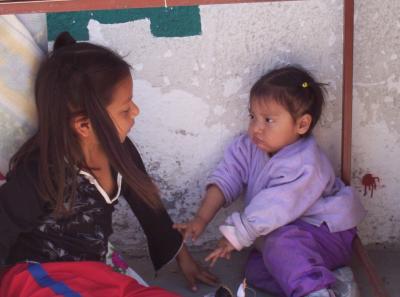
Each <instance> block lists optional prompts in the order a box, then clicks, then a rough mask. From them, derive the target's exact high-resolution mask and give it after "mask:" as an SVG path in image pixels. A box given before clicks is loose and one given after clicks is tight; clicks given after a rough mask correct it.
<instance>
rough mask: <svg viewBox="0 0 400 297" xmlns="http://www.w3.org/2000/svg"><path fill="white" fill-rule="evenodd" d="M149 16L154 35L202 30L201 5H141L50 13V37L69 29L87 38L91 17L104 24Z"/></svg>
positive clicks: (78, 38) (178, 35) (178, 34)
mask: <svg viewBox="0 0 400 297" xmlns="http://www.w3.org/2000/svg"><path fill="white" fill-rule="evenodd" d="M141 19H149V20H150V29H151V33H152V34H153V36H155V37H184V36H193V35H199V34H201V23H200V14H199V7H198V6H186V7H185V6H181V7H166V8H164V7H162V8H140V9H124V10H95V11H79V12H64V13H49V14H47V24H48V38H49V41H54V40H55V38H56V37H57V35H58V34H59V33H61V32H63V31H69V32H70V33H71V34H72V36H74V38H76V39H77V40H88V39H89V31H88V28H87V25H88V23H89V20H96V21H98V22H99V23H101V24H120V23H125V22H131V21H135V20H141Z"/></svg>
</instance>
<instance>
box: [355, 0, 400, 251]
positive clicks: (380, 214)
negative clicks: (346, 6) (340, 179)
mask: <svg viewBox="0 0 400 297" xmlns="http://www.w3.org/2000/svg"><path fill="white" fill-rule="evenodd" d="M399 16H400V2H399V1H396V0H385V1H373V0H368V1H362V0H358V1H356V19H355V20H356V21H355V26H356V29H355V57H354V89H353V90H354V92H353V94H354V103H353V110H354V112H353V115H354V119H353V122H354V124H353V125H354V127H353V185H354V186H356V187H357V189H358V190H359V193H360V194H361V195H363V194H364V186H363V185H362V183H361V180H362V177H363V176H364V175H365V174H367V173H370V174H372V175H373V176H375V177H379V179H380V182H378V181H376V184H377V185H376V186H377V187H376V190H374V192H373V196H372V197H371V191H367V195H366V196H363V201H364V205H365V206H366V208H367V209H368V211H369V215H368V217H367V218H366V220H365V221H364V222H363V224H362V225H361V226H360V233H361V235H362V239H363V241H365V242H367V243H370V244H374V243H381V244H384V245H386V246H388V247H390V246H395V247H397V248H399V247H400V198H399V190H400V183H399V180H400V179H399V173H398V170H399V168H400V148H399V144H400V129H399V127H400V115H399V111H400V17H399Z"/></svg>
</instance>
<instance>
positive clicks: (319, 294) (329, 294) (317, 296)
mask: <svg viewBox="0 0 400 297" xmlns="http://www.w3.org/2000/svg"><path fill="white" fill-rule="evenodd" d="M306 297H336V295H335V293H333V291H332V290H329V289H322V290H319V291H316V292H312V293H310V294H308V295H307V296H306Z"/></svg>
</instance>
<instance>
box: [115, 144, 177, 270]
mask: <svg viewBox="0 0 400 297" xmlns="http://www.w3.org/2000/svg"><path fill="white" fill-rule="evenodd" d="M129 146H131V147H130V152H131V153H132V154H133V157H134V158H135V160H136V161H137V166H138V167H139V168H140V169H142V170H143V171H144V172H146V170H145V167H144V164H143V161H142V158H141V157H140V155H139V153H138V151H137V149H136V148H135V146H134V145H133V144H132V143H130V144H129ZM124 188H125V190H124V192H123V195H124V197H125V199H126V201H127V202H128V204H129V206H130V207H131V209H132V211H133V212H134V214H135V216H136V217H137V218H138V220H139V223H140V225H141V226H142V228H143V231H144V233H145V235H146V237H147V244H148V247H149V253H150V258H151V260H152V262H153V266H154V268H155V270H156V271H157V270H159V269H160V268H161V267H163V266H164V265H165V264H167V263H168V262H170V261H171V260H172V259H173V258H174V257H175V256H176V255H177V253H178V252H179V249H180V248H181V246H182V243H183V239H182V235H181V234H180V233H179V232H178V231H177V230H175V229H173V228H172V224H173V222H172V220H171V218H170V216H169V214H168V213H167V211H166V210H165V208H162V209H159V210H154V209H152V208H151V207H149V206H148V205H147V204H146V203H145V202H143V200H142V199H141V198H140V197H138V196H137V195H136V193H134V192H132V191H130V190H129V189H128V188H127V187H126V186H125V187H124Z"/></svg>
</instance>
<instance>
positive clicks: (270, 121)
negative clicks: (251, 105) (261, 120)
mask: <svg viewBox="0 0 400 297" xmlns="http://www.w3.org/2000/svg"><path fill="white" fill-rule="evenodd" d="M265 122H267V123H268V124H271V123H273V122H274V121H273V120H272V119H271V118H266V119H265Z"/></svg>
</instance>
